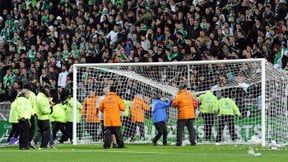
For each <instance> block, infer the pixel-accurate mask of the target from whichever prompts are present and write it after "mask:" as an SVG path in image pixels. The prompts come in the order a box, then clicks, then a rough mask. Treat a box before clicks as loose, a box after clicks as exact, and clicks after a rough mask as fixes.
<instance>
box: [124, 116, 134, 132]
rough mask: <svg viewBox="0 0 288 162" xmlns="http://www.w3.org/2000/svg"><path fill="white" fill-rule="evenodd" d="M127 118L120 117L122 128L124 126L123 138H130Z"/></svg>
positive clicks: (129, 126)
mask: <svg viewBox="0 0 288 162" xmlns="http://www.w3.org/2000/svg"><path fill="white" fill-rule="evenodd" d="M130 120H131V119H130V117H129V116H124V117H122V127H123V126H124V132H123V137H131V136H132V135H131V134H132V133H131V121H130Z"/></svg>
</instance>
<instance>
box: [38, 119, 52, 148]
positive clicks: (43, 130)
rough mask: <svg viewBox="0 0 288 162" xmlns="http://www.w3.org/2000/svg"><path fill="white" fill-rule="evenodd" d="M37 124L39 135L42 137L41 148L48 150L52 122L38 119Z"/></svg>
mask: <svg viewBox="0 0 288 162" xmlns="http://www.w3.org/2000/svg"><path fill="white" fill-rule="evenodd" d="M37 124H38V127H39V133H40V134H41V137H42V139H41V144H40V148H47V146H48V142H49V140H50V135H51V128H50V121H49V119H47V120H39V119H38V120H37Z"/></svg>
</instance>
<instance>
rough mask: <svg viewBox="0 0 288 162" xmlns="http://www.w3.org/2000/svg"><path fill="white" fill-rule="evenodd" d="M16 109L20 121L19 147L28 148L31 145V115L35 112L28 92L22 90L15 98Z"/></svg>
mask: <svg viewBox="0 0 288 162" xmlns="http://www.w3.org/2000/svg"><path fill="white" fill-rule="evenodd" d="M15 109H16V114H17V117H16V118H17V120H18V121H19V128H20V129H19V134H20V138H19V148H20V149H21V150H28V149H29V147H30V141H29V130H30V123H29V120H30V117H31V114H32V112H33V109H32V106H31V104H30V101H29V100H28V94H27V93H24V92H23V91H21V92H20V93H19V94H18V96H17V98H16V100H15Z"/></svg>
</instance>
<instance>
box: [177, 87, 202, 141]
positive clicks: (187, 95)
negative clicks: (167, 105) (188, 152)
mask: <svg viewBox="0 0 288 162" xmlns="http://www.w3.org/2000/svg"><path fill="white" fill-rule="evenodd" d="M172 106H173V107H176V108H177V109H178V120H177V142H176V146H182V137H183V136H182V135H183V132H184V127H185V126H186V127H187V129H188V133H189V141H190V144H191V146H195V145H196V141H195V136H196V132H195V129H194V119H195V117H196V116H195V109H194V96H193V94H192V93H191V92H189V91H188V90H187V85H186V84H185V83H183V84H181V85H180V86H179V91H178V94H177V96H176V98H175V99H174V100H173V101H172Z"/></svg>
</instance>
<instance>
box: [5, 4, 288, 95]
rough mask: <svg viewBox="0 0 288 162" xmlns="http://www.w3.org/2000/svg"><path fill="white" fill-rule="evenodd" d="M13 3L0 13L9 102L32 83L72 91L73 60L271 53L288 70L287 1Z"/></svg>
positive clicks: (260, 55)
mask: <svg viewBox="0 0 288 162" xmlns="http://www.w3.org/2000/svg"><path fill="white" fill-rule="evenodd" d="M9 2H10V3H9ZM9 2H6V1H5V5H1V6H2V7H1V8H2V9H1V13H0V93H1V97H0V98H1V100H2V101H13V100H14V98H15V96H16V94H17V90H18V89H20V88H21V87H25V86H26V87H27V85H31V84H30V83H32V85H33V87H34V90H35V92H36V93H37V92H39V90H40V88H41V87H43V86H45V85H48V86H50V88H51V90H52V91H57V90H58V88H57V87H59V88H65V89H66V90H67V92H68V93H71V92H72V81H71V80H72V65H73V64H74V63H82V64H84V63H115V62H123V63H125V62H127V63H128V62H163V61H197V60H214V59H238V58H239V59H246V58H247V59H249V58H266V59H267V60H268V61H269V62H271V63H273V64H274V65H275V67H278V68H283V69H285V68H287V67H288V66H286V65H288V64H287V58H288V57H286V55H287V35H288V29H287V25H288V14H287V13H288V7H287V6H288V4H287V1H286V0H270V1H269V0H258V1H256V0H221V1H217V0H193V1H183V0H39V1H36V0H25V1H24V0H11V1H9ZM1 3H4V2H1Z"/></svg>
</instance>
